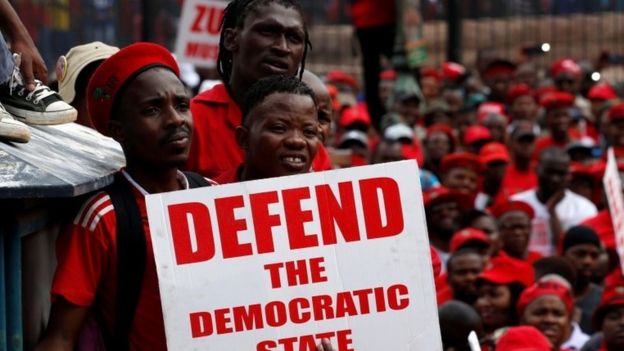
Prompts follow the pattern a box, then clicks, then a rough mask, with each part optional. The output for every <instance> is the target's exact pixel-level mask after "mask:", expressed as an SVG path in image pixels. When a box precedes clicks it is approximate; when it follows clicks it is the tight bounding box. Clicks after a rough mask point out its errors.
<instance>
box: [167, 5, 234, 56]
mask: <svg viewBox="0 0 624 351" xmlns="http://www.w3.org/2000/svg"><path fill="white" fill-rule="evenodd" d="M227 4H228V1H224V0H221V1H219V0H185V1H184V6H183V8H182V14H181V15H180V25H179V26H178V36H177V38H176V46H175V55H176V58H177V59H178V60H179V61H180V62H189V63H192V64H194V65H195V66H197V67H205V68H214V67H215V66H216V62H217V56H218V54H219V35H220V32H221V31H220V26H221V19H222V18H223V10H224V9H225V7H226V6H227Z"/></svg>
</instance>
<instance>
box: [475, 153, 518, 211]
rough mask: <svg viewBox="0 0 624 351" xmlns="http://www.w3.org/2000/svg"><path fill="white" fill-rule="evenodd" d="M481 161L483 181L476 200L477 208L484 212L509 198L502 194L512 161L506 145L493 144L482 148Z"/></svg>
mask: <svg viewBox="0 0 624 351" xmlns="http://www.w3.org/2000/svg"><path fill="white" fill-rule="evenodd" d="M479 160H480V161H481V168H482V169H483V181H482V186H481V188H482V189H481V192H479V194H477V197H476V198H475V208H476V209H479V210H483V209H485V208H487V207H490V206H492V205H493V204H495V203H498V202H501V201H504V200H505V199H506V198H507V197H509V194H503V193H502V192H501V190H502V188H501V185H502V181H503V178H504V177H505V173H506V172H507V168H508V166H509V162H510V161H511V159H510V157H509V152H508V151H507V147H506V146H505V145H504V144H501V143H497V142H492V143H488V144H486V145H485V146H483V147H482V148H481V151H480V152H479Z"/></svg>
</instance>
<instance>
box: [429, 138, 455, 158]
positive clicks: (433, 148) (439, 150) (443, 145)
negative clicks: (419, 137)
mask: <svg viewBox="0 0 624 351" xmlns="http://www.w3.org/2000/svg"><path fill="white" fill-rule="evenodd" d="M425 148H426V151H427V152H426V155H427V157H428V158H429V159H431V160H441V159H442V157H444V156H446V155H448V154H449V152H451V141H450V140H449V137H448V135H446V134H445V133H443V132H436V133H432V134H431V135H430V136H429V137H427V140H426V141H425Z"/></svg>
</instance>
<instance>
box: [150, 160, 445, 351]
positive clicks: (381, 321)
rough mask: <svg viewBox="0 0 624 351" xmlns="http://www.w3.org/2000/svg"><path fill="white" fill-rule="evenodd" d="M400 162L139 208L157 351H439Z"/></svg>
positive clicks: (413, 186) (428, 275)
mask: <svg viewBox="0 0 624 351" xmlns="http://www.w3.org/2000/svg"><path fill="white" fill-rule="evenodd" d="M418 174H419V173H418V166H417V165H416V163H415V162H413V161H402V162H394V163H387V164H383V165H375V166H366V167H357V168H349V169H341V170H335V171H329V172H320V173H310V174H306V175H299V176H290V177H282V178H272V179H265V180H258V181H252V182H243V183H237V184H228V185H219V186H212V187H206V188H200V189H192V190H185V191H177V192H172V193H165V194H158V195H150V196H148V197H147V211H148V218H149V224H150V231H151V236H152V242H153V247H154V254H155V258H156V266H157V271H158V280H159V285H160V296H161V299H162V304H163V314H164V318H165V330H166V335H167V346H168V348H169V350H217V351H226V350H227V351H230V350H237V351H243V350H250V351H253V350H262V351H264V350H267V351H268V350H282V351H286V350H289V351H300V350H301V351H302V350H310V351H313V350H315V346H314V345H316V344H317V343H318V342H319V340H320V338H321V337H329V338H330V340H331V341H332V343H333V345H334V347H336V349H337V350H340V351H347V350H357V351H378V350H434V351H435V350H441V349H442V347H441V342H440V331H439V326H438V317H437V307H436V300H435V288H434V281H433V273H432V267H431V257H430V251H429V241H428V238H427V231H426V226H425V218H424V209H423V203H422V193H421V189H420V181H419V175H418Z"/></svg>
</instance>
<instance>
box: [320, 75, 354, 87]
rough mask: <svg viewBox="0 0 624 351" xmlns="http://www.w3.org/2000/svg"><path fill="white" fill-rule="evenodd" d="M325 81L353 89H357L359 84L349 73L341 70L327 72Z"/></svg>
mask: <svg viewBox="0 0 624 351" xmlns="http://www.w3.org/2000/svg"><path fill="white" fill-rule="evenodd" d="M325 80H326V81H327V82H329V83H341V84H346V85H348V86H350V87H352V88H353V89H357V82H356V81H355V79H354V78H353V76H351V75H350V74H349V73H347V72H345V71H341V70H334V71H330V72H327V75H325Z"/></svg>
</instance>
